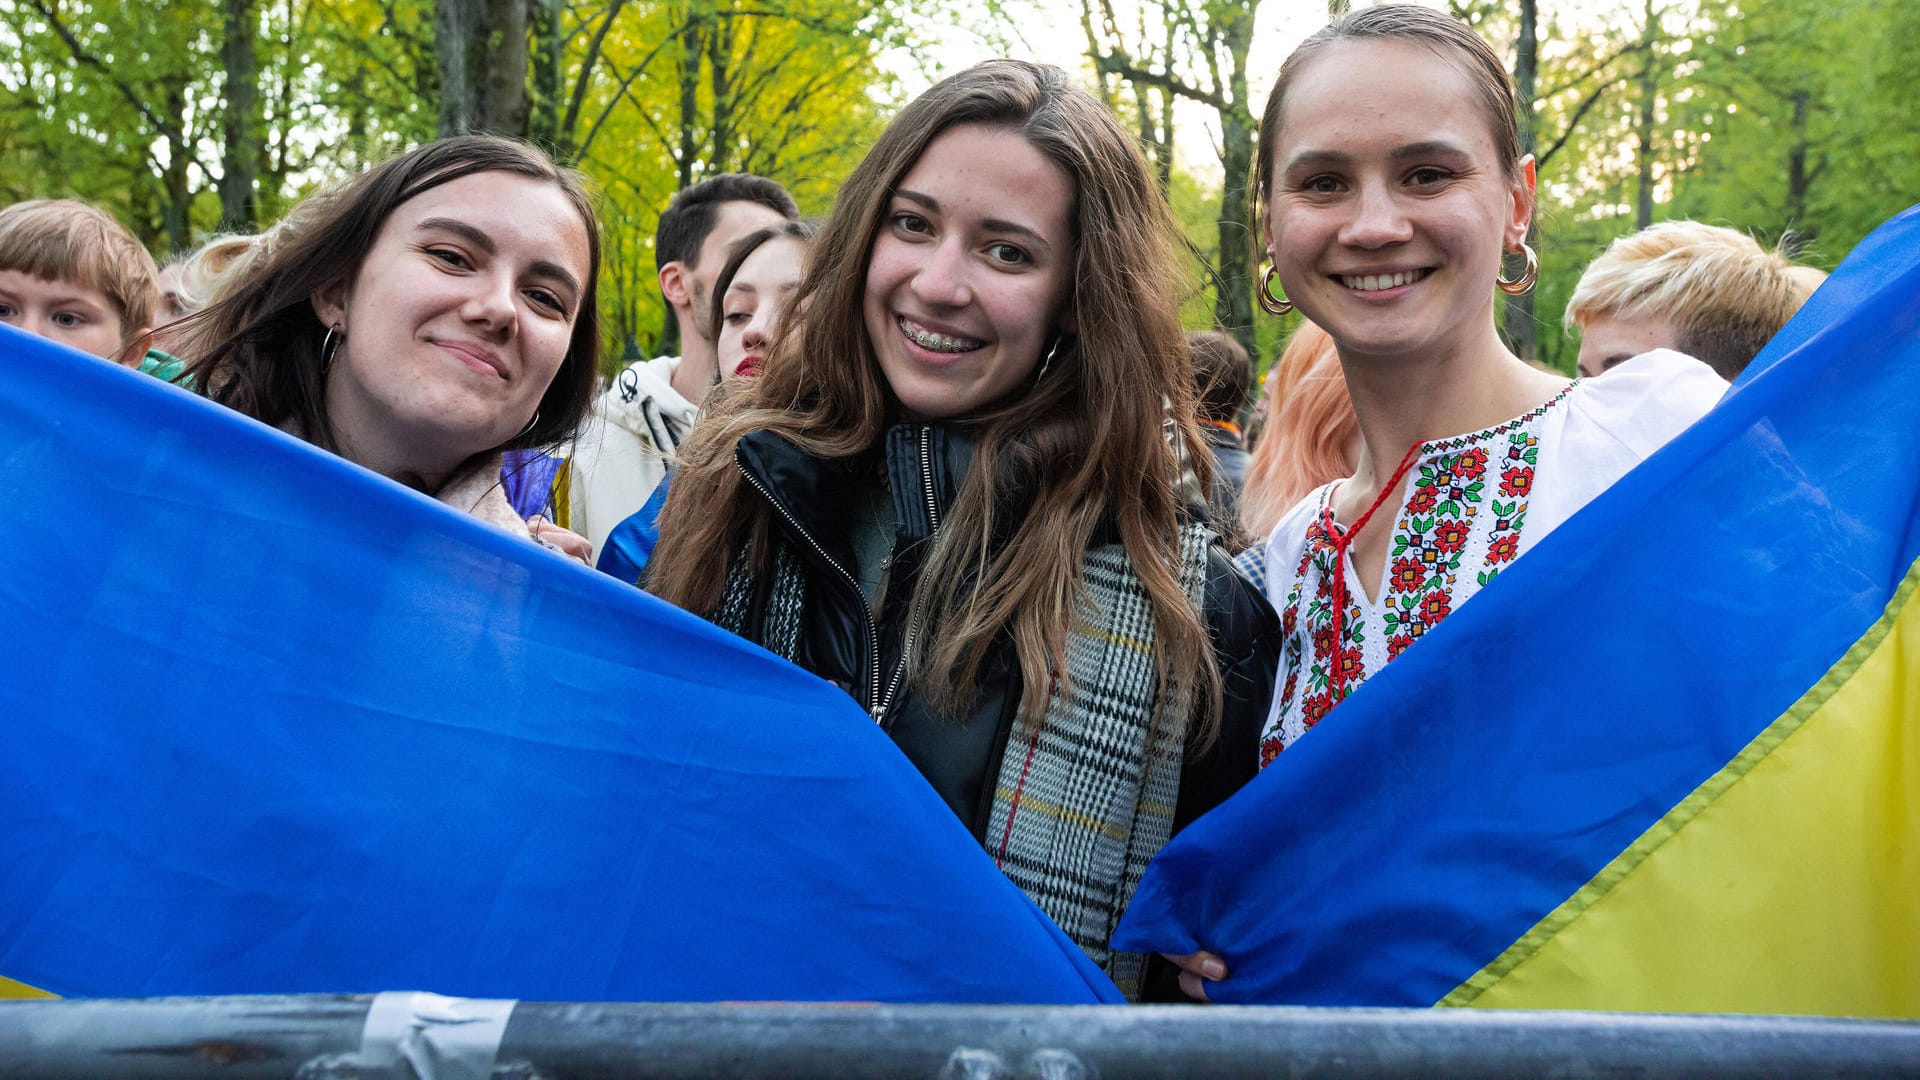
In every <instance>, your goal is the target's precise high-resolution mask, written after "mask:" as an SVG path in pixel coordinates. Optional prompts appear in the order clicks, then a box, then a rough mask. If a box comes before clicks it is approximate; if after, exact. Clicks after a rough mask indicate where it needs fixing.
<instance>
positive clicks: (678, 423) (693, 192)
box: [556, 173, 800, 553]
mask: <svg viewBox="0 0 1920 1080" xmlns="http://www.w3.org/2000/svg"><path fill="white" fill-rule="evenodd" d="M799 216H800V208H799V207H798V206H796V205H795V204H794V201H793V196H792V195H790V194H788V193H787V189H786V188H783V187H781V186H780V185H779V184H778V183H776V182H774V181H772V180H769V179H767V178H766V177H763V176H750V175H748V174H746V173H726V174H724V175H721V176H715V177H712V178H711V179H707V180H703V181H701V182H700V183H698V184H695V185H693V186H692V187H690V188H687V189H686V190H685V191H682V192H680V194H678V195H675V196H674V197H673V202H672V203H670V204H669V205H668V206H667V209H666V212H665V213H663V214H661V215H660V223H659V225H658V227H657V228H656V229H655V230H654V242H653V247H654V262H655V264H656V266H657V267H658V269H659V275H660V293H661V295H662V296H664V297H665V298H666V301H667V308H668V310H669V311H670V312H671V313H672V317H673V319H674V322H675V325H676V326H677V327H678V328H679V332H680V333H679V340H680V355H678V356H659V357H655V358H653V359H652V360H637V361H635V362H633V363H631V364H628V365H627V366H626V367H625V368H622V369H621V371H620V372H619V374H618V375H616V376H615V377H614V380H613V385H612V386H610V387H608V388H607V390H606V392H605V393H603V394H601V395H600V397H599V399H598V400H596V401H595V402H594V407H593V416H592V417H590V418H589V419H588V420H587V422H586V424H585V425H584V426H583V427H582V428H581V430H580V434H579V436H578V438H577V439H576V440H575V443H574V447H573V452H572V454H571V455H570V456H569V459H568V463H567V466H566V469H567V475H566V476H565V477H564V479H563V480H562V481H561V482H560V483H561V484H563V485H564V487H565V490H566V491H567V498H566V500H565V501H566V506H565V516H564V518H563V519H560V520H558V524H560V525H563V526H565V527H567V528H569V529H572V530H573V531H574V532H577V533H579V534H580V535H582V536H584V537H586V538H587V540H588V541H589V542H590V543H592V544H593V549H594V551H595V552H596V553H597V552H599V551H600V550H601V548H602V546H603V545H604V544H605V542H606V538H607V535H608V534H609V533H611V532H612V531H613V527H614V526H616V525H618V524H619V523H620V522H621V521H623V520H625V519H626V517H627V516H628V515H630V514H632V513H633V512H634V511H636V510H638V509H640V507H641V506H642V505H644V504H645V503H646V501H647V497H648V496H649V495H651V494H653V489H654V488H655V487H656V486H657V485H658V484H659V483H660V478H661V477H662V476H665V475H666V472H667V469H668V468H669V467H671V466H672V464H673V459H674V453H675V452H676V451H677V450H678V449H679V447H680V440H681V439H683V438H685V437H686V434H687V432H688V431H689V430H690V429H691V428H692V427H693V419H694V415H695V413H697V412H698V411H699V408H700V403H701V402H702V401H704V400H705V399H706V396H707V391H708V390H710V389H712V388H713V386H714V384H715V383H717V382H718V381H719V364H718V357H717V355H716V352H715V346H714V331H715V328H714V327H711V326H708V325H707V318H708V311H709V308H710V297H711V295H712V292H713V281H714V278H716V277H718V276H719V274H720V271H721V269H722V268H723V267H724V266H725V265H726V261H727V249H728V248H730V247H732V246H733V243H734V242H735V241H736V240H739V239H740V238H742V237H744V236H746V235H747V234H749V233H752V232H755V231H757V230H760V229H764V228H768V227H770V226H775V225H779V224H781V223H783V222H787V221H792V220H794V219H796V218H798V217H799ZM557 486H558V485H557ZM556 509H558V508H556ZM556 517H558V515H556Z"/></svg>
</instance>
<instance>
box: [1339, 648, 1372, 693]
mask: <svg viewBox="0 0 1920 1080" xmlns="http://www.w3.org/2000/svg"><path fill="white" fill-rule="evenodd" d="M1335 670H1336V671H1337V672H1338V673H1339V675H1340V679H1341V682H1342V684H1343V685H1345V686H1347V687H1352V686H1354V685H1355V684H1357V683H1358V682H1359V681H1360V678H1361V672H1362V671H1364V670H1365V664H1364V661H1362V660H1361V659H1360V650H1359V649H1341V650H1340V659H1339V660H1338V661H1336V668H1335Z"/></svg>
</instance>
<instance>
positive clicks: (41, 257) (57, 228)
mask: <svg viewBox="0 0 1920 1080" xmlns="http://www.w3.org/2000/svg"><path fill="white" fill-rule="evenodd" d="M0 270H13V271H16V272H18V273H22V274H26V275H27V276H28V277H36V278H39V279H41V280H42V281H64V282H68V283H70V284H74V285H81V286H85V287H86V288H90V289H98V290H100V292H101V293H102V294H103V295H105V296H106V298H107V301H108V303H110V304H112V305H113V308H114V314H116V315H118V316H119V317H120V334H121V336H122V338H126V337H129V336H132V335H135V334H138V333H139V332H140V331H142V330H144V329H146V328H147V327H148V326H150V325H152V323H153V315H154V309H155V308H156V307H157V306H158V305H159V303H160V269H159V267H157V266H155V265H154V262H153V256H152V255H149V254H148V253H147V249H146V248H144V247H142V246H141V245H140V241H139V240H136V239H134V235H133V234H132V233H131V232H128V231H127V228H126V226H124V225H122V224H120V223H119V222H118V221H116V220H114V217H113V215H112V214H109V213H107V212H106V211H105V210H102V209H100V208H99V207H97V206H94V205H92V204H90V203H83V202H80V201H79V200H77V199H32V200H29V201H27V202H21V203H14V204H13V205H12V206H9V207H7V208H6V209H4V210H0Z"/></svg>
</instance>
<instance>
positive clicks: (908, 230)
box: [649, 61, 1276, 993]
mask: <svg viewBox="0 0 1920 1080" xmlns="http://www.w3.org/2000/svg"><path fill="white" fill-rule="evenodd" d="M1172 235H1173V233H1172V225H1171V221H1170V215H1169V214H1168V212H1167V209H1166V206H1165V203H1164V201H1163V200H1162V199H1161V197H1160V195H1159V192H1158V190H1157V189H1156V188H1155V186H1154V184H1153V181H1152V178H1151V176H1150V174H1149V173H1148V171H1147V169H1146V166H1145V163H1144V161H1143V160H1142V159H1141V157H1140V154H1139V151H1138V150H1137V149H1136V148H1135V146H1134V143H1133V140H1132V139H1131V138H1130V137H1129V136H1128V135H1127V134H1126V132H1125V131H1124V130H1123V129H1121V127H1120V126H1119V125H1118V124H1117V123H1116V122H1115V121H1114V120H1113V118H1112V116H1110V115H1109V114H1108V113H1107V111H1106V110H1105V109H1104V108H1102V107H1101V106H1100V105H1099V104H1098V103H1097V102H1095V101H1094V100H1093V99H1092V98H1091V97H1089V96H1088V95H1087V94H1085V93H1084V92H1081V91H1078V90H1075V89H1073V88H1072V87H1071V86H1070V85H1069V84H1068V83H1067V80H1066V77H1065V75H1064V73H1062V72H1061V71H1059V70H1058V69H1055V68H1050V67H1042V66H1036V65H1032V64H1025V63H1017V62H1012V61H992V62H989V63H985V64H982V65H979V66H978V67H975V68H973V69H971V70H968V71H966V72H963V73H961V74H959V75H956V76H953V77H952V78H949V79H947V80H945V81H944V82H942V83H940V84H939V85H937V86H935V87H933V88H932V89H931V90H929V91H928V92H927V93H925V94H923V95H922V96H921V97H920V98H919V99H917V100H916V101H914V102H913V103H912V104H911V105H909V106H908V107H907V108H906V109H905V110H903V111H902V112H901V113H900V114H899V116H898V117H896V118H895V120H894V121H893V122H892V123H891V124H890V125H889V126H888V127H887V129H886V131H885V133H883V134H882V135H881V137H880V139H879V141H878V142H877V143H876V144H875V146H874V148H873V150H872V152H871V153H869V154H868V156H867V158H866V160H865V161H863V162H862V163H861V165H860V166H859V167H858V168H857V169H855V170H854V173H853V175H852V176H851V177H850V178H849V180H848V182H847V184H846V186H845V187H844V188H843V189H842V190H841V193H840V196H839V199H838V201H837V203H836V204H835V207H834V210H833V214H832V216H831V218H830V219H829V221H828V222H827V224H826V226H825V228H824V229H823V230H822V232H821V235H820V237H819V238H818V239H817V240H816V241H815V246H814V250H813V253H812V256H811V258H810V261H809V269H808V271H807V274H806V277H805V279H804V281H803V282H802V284H801V286H800V289H799V292H798V293H797V294H796V295H795V297H794V302H793V305H792V308H791V309H790V310H791V316H790V317H789V319H788V320H787V323H786V325H785V326H784V327H783V329H782V332H781V334H780V336H779V337H778V339H777V340H776V341H775V342H774V343H773V346H772V348H771V350H770V352H769V354H768V360H767V365H766V370H765V373H764V374H763V375H761V376H760V377H759V378H756V379H743V380H736V381H734V382H733V383H730V384H728V385H726V386H723V387H722V388H721V389H720V390H719V391H717V392H716V397H715V398H713V399H711V401H710V407H711V410H712V413H711V415H710V417H709V418H708V420H707V421H705V422H704V423H703V424H702V425H701V426H700V427H699V428H697V429H696V430H695V432H694V433H693V434H692V435H691V436H690V438H689V439H688V441H687V442H686V443H685V444H683V445H682V446H681V449H680V473H679V476H678V477H677V478H676V479H675V481H674V487H673V491H672V494H671V496H670V497H669V499H668V503H667V507H666V511H665V514H664V515H663V518H662V522H661V533H662V535H661V541H660V545H659V547H658V548H657V549H656V551H655V553H654V556H653V563H652V564H651V566H650V567H649V575H650V576H649V588H651V589H652V590H653V591H654V592H656V593H658V594H659V595H661V596H663V597H665V598H666V599H668V600H671V601H672V602H674V603H676V604H679V605H680V606H682V607H684V608H687V609H688V610H690V611H694V612H697V613H699V614H701V615H703V616H706V617H708V618H710V619H712V620H714V621H715V622H717V623H719V624H720V625H721V626H724V627H727V628H729V629H732V630H735V631H736V632H738V633H741V634H743V635H745V636H746V637H748V638H750V639H752V640H754V641H757V642H759V643H761V644H763V645H765V646H766V647H768V648H769V649H772V650H773V651H775V652H777V653H780V654H781V655H784V656H787V657H789V658H790V659H793V660H794V661H796V662H797V663H799V664H801V665H802V666H803V667H806V668H808V669H809V670H811V671H813V672H815V673H816V674H819V675H821V676H822V677H824V678H827V679H829V680H832V681H834V682H835V683H836V684H838V685H839V686H841V687H842V688H843V689H845V690H846V691H847V693H848V694H849V695H851V696H852V697H853V698H854V700H856V701H858V702H859V703H860V704H861V705H862V706H863V707H864V708H865V709H866V710H867V711H868V713H869V714H870V715H871V716H872V717H873V718H874V720H875V721H876V722H877V723H879V724H880V725H881V726H882V727H884V728H885V729H886V731H887V732H888V734H889V735H891V736H892V738H893V740H894V742H895V743H896V744H897V745H898V746H899V747H900V749H901V750H902V751H903V752H905V753H906V755H907V756H908V757H909V758H910V759H911V760H912V761H913V762H914V764H915V765H916V766H918V767H919V769H920V771H921V772H922V773H923V774H924V775H925V776H926V777H927V779H928V781H929V782H930V783H931V784H932V785H933V787H934V788H935V789H936V790H937V791H938V792H939V793H940V795H941V796H942V797H943V798H944V799H945V800H946V802H947V803H948V805H949V806H950V807H951V808H952V809H953V811H954V813H955V814H956V815H957V816H958V817H959V818H960V820H961V821H962V822H964V823H965V824H966V825H967V826H968V827H969V828H970V829H972V831H973V833H974V835H975V837H976V838H978V839H979V840H980V842H981V843H982V844H983V845H984V846H985V847H986V849H987V851H988V853H989V854H991V855H992V856H993V857H994V859H995V860H996V861H997V862H998V863H999V865H1000V866H1001V868H1002V869H1003V870H1004V871H1005V872H1006V873H1007V875H1008V876H1009V877H1010V878H1012V879H1013V880H1014V881H1015V882H1016V883H1017V884H1019V885H1020V886H1021V887H1022V888H1024V889H1025V890H1026V891H1027V893H1028V894H1029V895H1030V896H1032V897H1033V899H1034V900H1035V901H1036V902H1037V903H1038V904H1039V905H1040V906H1041V907H1042V908H1043V909H1044V910H1046V911H1047V913H1048V914H1049V915H1051V916H1052V917H1053V918H1054V920H1055V921H1056V922H1058V923H1059V924H1060V925H1061V927H1062V928H1063V929H1064V930H1066V931H1067V933H1068V934H1069V935H1070V936H1071V937H1073V939H1074V940H1075V941H1076V942H1078V943H1079V944H1080V945H1081V947H1082V948H1084V949H1086V950H1087V952H1088V953H1089V954H1090V955H1091V956H1093V958H1094V959H1095V960H1096V961H1098V962H1100V963H1101V964H1102V965H1103V966H1105V967H1106V968H1107V970H1108V971H1109V972H1110V973H1111V974H1113V975H1114V977H1115V979H1116V981H1118V982H1119V983H1120V984H1121V986H1122V988H1123V989H1126V990H1128V991H1129V992H1130V993H1134V992H1138V990H1139V989H1140V985H1141V976H1142V965H1141V958H1140V957H1138V956H1136V955H1131V954H1116V953H1112V952H1111V951H1110V950H1109V949H1108V947H1107V941H1108V938H1109V936H1110V935H1111V932H1112V929H1113V926H1114V924H1115V923H1116V922H1117V920H1118V918H1119V916H1120V913H1121V912H1122V911H1123V910H1124V908H1125V906H1126V903H1127V901H1128V899H1129V898H1130V896H1131V895H1132V890H1133V887H1134V885H1135V884H1136V883H1137V881H1138V875H1139V873H1140V871H1141V869H1142V868H1144V866H1145V863H1146V861H1147V859H1149V858H1151V856H1152V855H1153V853H1154V852H1155V851H1157V850H1158V849H1159V847H1160V846H1161V845H1162V844H1163V843H1165V841H1166V839H1167V836H1168V835H1169V834H1170V832H1171V831H1172V830H1173V829H1175V828H1177V827H1178V826H1179V825H1181V824H1183V823H1184V822H1185V821H1187V820H1190V819H1191V818H1193V817H1195V816H1197V815H1198V814H1199V813H1201V812H1203V811H1204V810H1206V809H1207V808H1209V807H1211V806H1212V805H1214V804H1215V803H1217V802H1218V801H1219V800H1220V799H1222V798H1225V797H1226V795H1227V794H1229V793H1230V792H1232V791H1233V790H1234V789H1236V788H1237V787H1238V786H1239V785H1240V784H1241V783H1242V782H1244V781H1245V780H1246V779H1247V778H1248V777H1249V776H1251V775H1252V773H1253V771H1254V770H1253V763H1254V746H1255V742H1254V730H1253V728H1254V726H1256V725H1257V723H1258V720H1259V717H1260V715H1261V714H1262V713H1263V712H1264V709H1265V704H1266V700H1267V696H1268V693H1269V691H1270V689H1271V680H1272V664H1273V640H1274V639H1273V636H1272V635H1273V633H1274V630H1275V625H1276V624H1275V622H1274V619H1273V616H1272V613H1271V611H1270V610H1269V609H1268V608H1267V606H1266V604H1265V603H1264V601H1262V600H1261V598H1260V597H1259V596H1258V594H1257V592H1256V591H1254V590H1253V589H1252V588H1251V587H1250V586H1249V585H1248V584H1247V583H1246V582H1245V580H1244V579H1243V578H1241V577H1239V576H1238V574H1237V573H1236V572H1235V571H1234V570H1233V569H1232V566H1231V564H1230V563H1229V562H1228V560H1227V559H1226V558H1225V556H1224V554H1222V553H1221V552H1219V551H1218V550H1216V549H1215V548H1214V546H1213V544H1212V543H1211V540H1212V536H1211V534H1210V533H1209V532H1208V531H1207V530H1206V528H1205V527H1204V525H1202V524H1200V523H1198V522H1194V521H1190V520H1186V518H1185V516H1184V511H1183V509H1182V504H1181V501H1180V498H1179V493H1178V492H1179V487H1178V485H1179V481H1180V470H1181V466H1180V464H1179V458H1178V456H1177V454H1176V448H1175V445H1174V443H1175V441H1177V442H1178V443H1179V444H1180V447H1181V448H1182V449H1183V451H1184V453H1185V455H1186V457H1187V458H1188V459H1192V460H1204V457H1205V455H1204V454H1203V453H1202V449H1201V447H1202V444H1201V441H1200V436H1199V434H1198V431H1197V429H1196V428H1195V426H1194V423H1193V420H1192V408H1191V398H1192V393H1193V390H1192V386H1191V383H1192V380H1191V377H1190V371H1191V369H1190V367H1189V360H1188V358H1187V354H1186V348H1185V343H1184V341H1183V340H1182V337H1181V329H1180V323H1179V317H1178V296H1177V293H1176V285H1175V283H1176V281H1177V278H1178V274H1177V273H1176V271H1175V267H1176V266H1177V263H1176V262H1175V259H1174V255H1173V246H1172V243H1171V237H1172ZM1169 403H1171V411H1169ZM1169 415H1172V416H1174V417H1176V418H1178V419H1177V421H1176V422H1175V423H1174V425H1173V435H1172V438H1171V439H1170V438H1169V437H1168V435H1167V434H1165V433H1163V424H1164V423H1165V421H1166V418H1167V417H1168V416H1169ZM1243 755H1244V760H1243Z"/></svg>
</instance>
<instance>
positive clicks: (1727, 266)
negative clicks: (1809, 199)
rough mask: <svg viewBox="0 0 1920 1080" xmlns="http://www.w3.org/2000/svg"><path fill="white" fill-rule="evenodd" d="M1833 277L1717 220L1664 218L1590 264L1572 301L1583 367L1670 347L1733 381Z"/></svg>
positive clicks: (1596, 369)
mask: <svg viewBox="0 0 1920 1080" xmlns="http://www.w3.org/2000/svg"><path fill="white" fill-rule="evenodd" d="M1826 279H1827V275H1826V272H1825V271H1823V270H1818V269H1815V268H1814V267H1811V266H1801V265H1799V264H1797V263H1795V262H1794V261H1793V260H1792V259H1790V258H1788V257H1787V256H1786V254H1785V253H1784V252H1782V251H1779V250H1774V251H1768V250H1766V249H1765V248H1763V247H1761V246H1760V244H1759V243H1758V242H1757V241H1755V240H1754V239H1753V237H1751V236H1748V235H1747V234H1746V233H1743V232H1739V231H1736V230H1734V229H1723V228H1721V227H1719V226H1717V225H1702V224H1701V223H1699V222H1697V221H1663V222H1661V223H1660V224H1658V225H1654V226H1651V227H1649V228H1645V229H1642V230H1640V231H1639V232H1637V233H1632V234H1630V235H1627V236H1623V237H1621V238H1619V239H1618V240H1615V241H1614V242H1613V243H1611V244H1609V245H1607V250H1606V251H1604V252H1602V253H1601V255H1600V257H1599V258H1597V259H1595V260H1593V262H1591V263H1589V264H1588V265H1587V269H1586V272H1585V273H1583V274H1581V275H1580V284H1579V285H1577V286H1575V287H1574V290H1573V298H1572V299H1571V300H1569V301H1567V314H1566V322H1567V326H1568V327H1578V328H1579V329H1580V374H1582V375H1586V376H1593V375H1598V374H1600V373H1601V372H1603V371H1606V370H1608V369H1609V368H1612V367H1614V366H1616V365H1618V364H1620V363H1622V362H1623V361H1626V360H1629V359H1631V358H1633V357H1635V356H1638V355H1640V354H1641V353H1644V352H1648V351H1650V350H1653V349H1673V350H1675V351H1676V352H1683V353H1686V354H1687V355H1688V356H1691V357H1694V358H1696V359H1698V360H1702V361H1705V362H1706V363H1707V364H1708V365H1709V366H1711V367H1712V368H1713V370H1714V372H1715V373H1716V374H1718V375H1719V376H1720V377H1721V378H1723V379H1727V380H1732V379H1734V378H1737V377H1738V376H1739V374H1740V373H1741V372H1742V371H1744V370H1746V366H1747V364H1749V363H1750V362H1752V360H1753V358H1754V357H1755V356H1757V355H1758V354H1759V352H1760V350H1761V349H1762V348H1764V347H1765V346H1766V344H1767V342H1769V341H1771V340H1773V336H1774V335H1775V334H1777V333H1779V332H1780V328H1781V327H1783V326H1785V325H1787V320H1788V319H1791V318H1793V313H1794V312H1796V311H1799V310H1800V305H1801V304H1804V303H1806V302H1807V298H1808V297H1810V296H1812V295H1813V291H1814V290H1815V289H1817V288H1819V287H1820V283H1821V282H1823V281H1825V280H1826Z"/></svg>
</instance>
